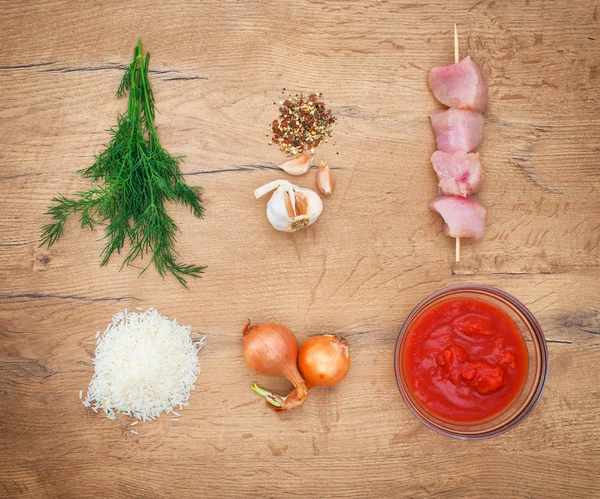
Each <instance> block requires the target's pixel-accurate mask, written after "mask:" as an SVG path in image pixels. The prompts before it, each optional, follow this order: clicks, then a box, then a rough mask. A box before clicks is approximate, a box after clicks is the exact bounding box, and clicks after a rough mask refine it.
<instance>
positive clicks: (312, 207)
mask: <svg viewBox="0 0 600 499" xmlns="http://www.w3.org/2000/svg"><path fill="white" fill-rule="evenodd" d="M272 190H275V192H274V193H273V195H272V196H271V199H269V202H268V203H267V218H268V219H269V222H271V225H272V226H273V227H275V228H276V229H277V230H279V231H282V232H295V231H297V230H299V229H303V228H304V227H308V226H309V225H312V224H314V223H315V222H316V221H317V218H319V215H320V214H321V212H322V211H323V202H322V201H321V198H320V197H319V195H318V194H317V193H316V192H313V191H311V190H310V189H302V188H300V187H298V186H296V185H294V184H292V183H290V182H288V181H287V180H275V181H273V182H269V183H268V184H266V185H263V186H262V187H260V188H258V189H256V190H255V191H254V196H256V198H260V197H261V196H264V195H265V194H267V193H269V192H271V191H272Z"/></svg>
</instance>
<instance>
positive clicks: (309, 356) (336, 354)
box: [253, 334, 350, 411]
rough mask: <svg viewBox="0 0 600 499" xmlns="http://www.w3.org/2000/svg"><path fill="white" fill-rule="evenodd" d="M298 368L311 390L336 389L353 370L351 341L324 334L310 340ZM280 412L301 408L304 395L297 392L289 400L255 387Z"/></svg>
mask: <svg viewBox="0 0 600 499" xmlns="http://www.w3.org/2000/svg"><path fill="white" fill-rule="evenodd" d="M298 367H299V369H300V373H301V374H302V377H303V378H304V380H305V381H306V387H307V388H308V389H311V388H314V387H315V386H335V385H337V384H339V383H340V382H341V381H342V380H343V379H344V378H345V377H346V375H347V374H348V371H349V370H350V354H349V353H348V341H347V340H346V338H343V337H342V336H337V335H335V334H325V335H322V336H313V337H312V338H309V339H308V340H307V341H306V342H305V343H304V345H302V348H301V349H300V352H299V354H298ZM253 388H254V390H255V391H256V392H257V393H259V394H260V395H262V396H264V397H266V398H267V401H268V402H269V403H270V404H271V405H273V406H274V407H275V408H276V410H278V411H286V410H290V409H293V408H294V407H297V406H298V405H301V404H302V403H304V401H305V400H306V397H305V398H304V399H302V397H303V396H304V394H303V393H302V392H300V391H298V390H297V389H294V390H293V391H292V392H291V393H290V394H289V395H288V396H287V397H280V396H278V395H275V394H273V393H270V392H267V391H266V390H263V389H262V388H260V387H256V385H255V386H254V387H253Z"/></svg>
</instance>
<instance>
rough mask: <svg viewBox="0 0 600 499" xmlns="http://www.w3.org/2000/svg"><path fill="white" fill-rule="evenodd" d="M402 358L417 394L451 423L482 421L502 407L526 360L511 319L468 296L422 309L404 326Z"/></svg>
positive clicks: (519, 382)
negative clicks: (407, 326)
mask: <svg viewBox="0 0 600 499" xmlns="http://www.w3.org/2000/svg"><path fill="white" fill-rule="evenodd" d="M401 360H402V366H403V370H404V374H405V377H406V380H407V383H408V386H409V388H410V391H411V392H412V394H413V395H414V396H415V397H416V399H417V400H418V401H419V402H420V403H421V404H422V405H423V407H424V408H425V409H426V410H427V411H428V412H430V413H431V414H433V415H434V416H436V417H438V418H440V419H443V420H445V421H448V422H452V423H455V424H461V423H462V424H472V423H479V422H483V421H486V420H489V419H491V418H493V417H495V416H496V415H498V414H500V413H501V412H502V411H503V410H505V409H506V408H507V407H508V406H509V405H510V404H511V403H512V402H513V401H514V400H515V399H516V398H517V396H518V395H519V393H520V392H521V390H522V388H523V385H524V384H525V380H526V378H527V369H528V363H529V357H528V353H527V347H526V345H525V341H524V340H523V337H522V336H521V333H520V331H519V328H518V327H517V325H516V324H515V323H514V321H513V320H512V319H511V318H510V317H509V316H508V315H507V314H506V313H505V312H504V311H503V310H500V309H499V308H498V307H496V306H494V305H492V304H490V303H488V302H486V301H482V300H476V299H472V298H468V299H465V298H457V299H451V300H447V301H444V302H441V303H439V304H437V305H435V306H433V307H432V308H430V309H429V310H427V311H426V312H425V313H424V314H423V315H422V316H421V317H420V318H419V319H418V320H417V322H416V323H415V324H414V325H413V326H412V328H411V329H410V330H409V331H408V336H407V338H406V344H405V347H404V358H403V359H401Z"/></svg>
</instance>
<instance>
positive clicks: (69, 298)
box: [0, 293, 140, 302]
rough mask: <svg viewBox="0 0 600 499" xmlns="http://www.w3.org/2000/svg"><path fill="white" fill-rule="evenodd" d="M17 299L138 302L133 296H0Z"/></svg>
mask: <svg viewBox="0 0 600 499" xmlns="http://www.w3.org/2000/svg"><path fill="white" fill-rule="evenodd" d="M19 298H25V299H31V300H52V299H54V300H75V301H84V302H102V301H123V300H135V301H140V299H139V298H136V297H135V296H129V295H127V296H115V297H111V296H107V297H102V298H90V297H87V296H80V295H52V294H41V293H22V294H12V295H11V294H4V295H0V300H17V299H19Z"/></svg>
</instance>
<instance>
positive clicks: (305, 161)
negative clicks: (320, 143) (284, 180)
mask: <svg viewBox="0 0 600 499" xmlns="http://www.w3.org/2000/svg"><path fill="white" fill-rule="evenodd" d="M312 162H313V158H312V156H311V155H310V154H307V153H304V154H301V155H300V156H297V157H295V158H292V159H288V160H287V161H284V162H283V163H281V164H280V165H277V166H278V167H279V168H281V169H282V170H283V171H284V172H286V173H289V174H290V175H304V174H305V173H306V172H307V171H308V170H310V167H311V166H312Z"/></svg>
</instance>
